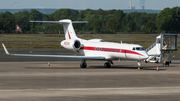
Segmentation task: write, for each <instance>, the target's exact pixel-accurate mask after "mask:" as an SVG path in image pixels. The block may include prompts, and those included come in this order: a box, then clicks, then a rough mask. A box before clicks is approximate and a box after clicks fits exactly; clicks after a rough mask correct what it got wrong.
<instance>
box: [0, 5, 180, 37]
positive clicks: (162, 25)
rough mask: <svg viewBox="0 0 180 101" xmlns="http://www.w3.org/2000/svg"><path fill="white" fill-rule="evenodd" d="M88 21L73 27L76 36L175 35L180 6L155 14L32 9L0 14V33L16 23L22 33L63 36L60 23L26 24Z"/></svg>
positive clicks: (8, 31)
mask: <svg viewBox="0 0 180 101" xmlns="http://www.w3.org/2000/svg"><path fill="white" fill-rule="evenodd" d="M62 19H71V20H73V21H88V23H87V24H74V28H75V30H76V32H77V33H80V34H83V33H100V34H103V33H143V34H144V33H160V32H171V33H179V29H180V23H179V22H180V7H174V8H165V9H164V10H162V11H161V12H160V13H159V14H157V13H145V12H132V13H124V12H123V11H122V10H102V9H98V10H92V9H86V10H81V11H78V10H73V9H59V10H57V11H55V12H54V13H53V14H43V13H41V12H39V11H38V10H36V9H31V11H22V12H21V11H20V12H17V13H14V14H12V13H10V12H5V13H0V32H3V33H13V32H14V30H15V25H16V24H22V25H24V26H25V28H26V30H25V31H24V32H23V33H48V34H51V33H53V34H54V33H59V31H60V33H63V27H62V25H60V24H47V23H30V22H29V21H31V20H38V21H59V20H62Z"/></svg>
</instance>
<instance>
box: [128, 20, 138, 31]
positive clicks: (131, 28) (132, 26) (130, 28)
mask: <svg viewBox="0 0 180 101" xmlns="http://www.w3.org/2000/svg"><path fill="white" fill-rule="evenodd" d="M135 27H136V24H135V22H134V21H129V22H128V24H127V30H128V31H131V32H133V31H135Z"/></svg>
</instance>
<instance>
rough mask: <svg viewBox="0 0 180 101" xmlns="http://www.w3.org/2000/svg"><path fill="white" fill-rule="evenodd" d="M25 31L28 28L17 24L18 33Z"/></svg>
mask: <svg viewBox="0 0 180 101" xmlns="http://www.w3.org/2000/svg"><path fill="white" fill-rule="evenodd" d="M25 30H26V28H25V27H24V26H23V25H22V24H16V29H15V31H16V32H20V33H22V32H23V31H25Z"/></svg>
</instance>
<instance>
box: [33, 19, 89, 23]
mask: <svg viewBox="0 0 180 101" xmlns="http://www.w3.org/2000/svg"><path fill="white" fill-rule="evenodd" d="M29 22H39V23H59V24H63V23H71V22H72V23H88V21H71V20H68V19H67V20H59V21H29Z"/></svg>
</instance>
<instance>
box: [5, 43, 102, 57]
mask: <svg viewBox="0 0 180 101" xmlns="http://www.w3.org/2000/svg"><path fill="white" fill-rule="evenodd" d="M2 46H3V48H4V51H5V53H6V54H7V55H11V56H29V57H51V58H76V59H97V60H103V59H105V57H97V56H67V55H36V54H10V53H9V52H8V50H7V49H6V47H5V45H4V44H2Z"/></svg>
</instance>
